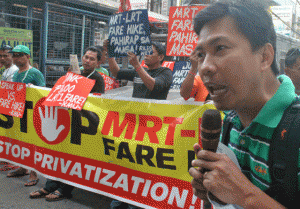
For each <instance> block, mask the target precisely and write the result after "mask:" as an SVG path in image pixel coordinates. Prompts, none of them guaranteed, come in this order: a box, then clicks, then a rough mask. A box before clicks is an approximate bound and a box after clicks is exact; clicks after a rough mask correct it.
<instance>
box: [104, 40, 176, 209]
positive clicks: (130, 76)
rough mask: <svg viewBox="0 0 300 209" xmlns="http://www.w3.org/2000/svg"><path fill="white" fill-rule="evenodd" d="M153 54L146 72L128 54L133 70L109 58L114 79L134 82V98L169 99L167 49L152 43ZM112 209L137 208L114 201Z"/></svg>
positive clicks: (169, 75) (146, 58)
mask: <svg viewBox="0 0 300 209" xmlns="http://www.w3.org/2000/svg"><path fill="white" fill-rule="evenodd" d="M108 43H109V42H108V40H106V41H105V42H104V47H105V49H106V50H107V49H108ZM152 49H153V54H152V55H146V56H145V64H146V65H147V66H148V69H147V70H145V69H144V68H143V67H142V66H141V64H140V63H139V61H138V58H137V56H136V55H135V54H134V53H132V52H128V58H129V63H130V64H131V65H132V66H133V67H134V69H133V70H121V69H120V67H119V66H118V64H117V62H116V61H115V58H108V63H109V68H110V71H111V73H112V75H113V76H114V77H116V78H117V79H118V80H121V79H125V80H130V81H133V82H134V86H133V94H132V97H135V98H146V99H159V100H165V99H167V96H168V93H169V89H170V87H171V84H172V71H171V70H170V69H169V68H165V67H162V66H161V64H162V63H163V60H164V57H165V54H166V52H165V48H164V47H163V46H162V45H161V44H160V43H152ZM110 206H111V209H119V208H120V209H121V208H130V209H133V208H137V207H136V206H133V205H128V204H125V203H122V202H120V201H118V200H113V201H112V203H111V205H110Z"/></svg>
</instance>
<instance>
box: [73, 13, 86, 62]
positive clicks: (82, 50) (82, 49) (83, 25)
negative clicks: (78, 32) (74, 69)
mask: <svg viewBox="0 0 300 209" xmlns="http://www.w3.org/2000/svg"><path fill="white" fill-rule="evenodd" d="M84 36H85V15H83V20H82V36H81V57H83V52H84ZM74 46H75V44H74ZM81 57H80V60H81Z"/></svg>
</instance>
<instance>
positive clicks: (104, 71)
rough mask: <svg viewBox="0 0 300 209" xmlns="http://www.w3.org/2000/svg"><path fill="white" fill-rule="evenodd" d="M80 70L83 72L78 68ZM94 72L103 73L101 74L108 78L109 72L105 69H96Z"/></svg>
mask: <svg viewBox="0 0 300 209" xmlns="http://www.w3.org/2000/svg"><path fill="white" fill-rule="evenodd" d="M80 70H83V67H81V68H80ZM95 70H96V71H97V72H100V73H103V74H105V75H107V76H109V72H108V70H106V69H105V68H103V67H100V68H96V69H95Z"/></svg>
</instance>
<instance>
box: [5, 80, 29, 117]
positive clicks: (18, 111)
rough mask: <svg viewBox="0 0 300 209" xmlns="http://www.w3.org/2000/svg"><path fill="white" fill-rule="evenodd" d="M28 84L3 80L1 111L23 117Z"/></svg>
mask: <svg viewBox="0 0 300 209" xmlns="http://www.w3.org/2000/svg"><path fill="white" fill-rule="evenodd" d="M25 98H26V84H25V83H16V82H10V81H1V87H0V113H1V114H5V115H10V116H14V117H19V118H22V117H23V113H24V109H25Z"/></svg>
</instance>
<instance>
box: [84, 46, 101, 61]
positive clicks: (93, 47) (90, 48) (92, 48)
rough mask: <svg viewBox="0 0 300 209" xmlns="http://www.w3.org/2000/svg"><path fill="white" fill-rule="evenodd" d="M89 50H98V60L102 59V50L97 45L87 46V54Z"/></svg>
mask: <svg viewBox="0 0 300 209" xmlns="http://www.w3.org/2000/svg"><path fill="white" fill-rule="evenodd" d="M87 51H92V52H97V59H98V61H100V60H101V51H100V50H99V49H98V48H97V47H96V46H91V47H89V48H87V49H86V50H85V52H84V54H86V53H87Z"/></svg>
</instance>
